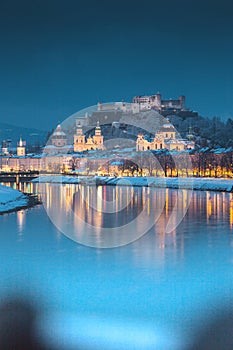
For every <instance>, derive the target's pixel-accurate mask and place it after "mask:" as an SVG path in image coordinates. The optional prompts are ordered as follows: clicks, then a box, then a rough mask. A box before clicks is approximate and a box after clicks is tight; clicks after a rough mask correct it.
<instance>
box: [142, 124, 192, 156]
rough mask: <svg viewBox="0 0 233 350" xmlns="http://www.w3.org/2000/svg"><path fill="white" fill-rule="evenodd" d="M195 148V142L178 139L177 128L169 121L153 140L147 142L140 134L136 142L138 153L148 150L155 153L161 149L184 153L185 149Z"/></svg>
mask: <svg viewBox="0 0 233 350" xmlns="http://www.w3.org/2000/svg"><path fill="white" fill-rule="evenodd" d="M194 147H195V143H194V141H189V140H186V139H179V138H177V137H176V131H175V128H174V126H173V125H172V124H170V123H169V121H168V120H167V122H166V123H165V124H164V125H163V126H162V128H160V130H159V131H158V132H157V133H156V134H155V137H154V139H153V140H151V141H150V140H147V139H145V138H144V135H143V134H139V135H138V138H137V141H136V151H138V152H141V151H147V150H153V151H155V150H159V149H168V150H169V151H172V150H177V151H183V150H185V149H193V148H194Z"/></svg>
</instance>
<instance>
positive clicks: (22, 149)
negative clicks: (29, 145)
mask: <svg viewBox="0 0 233 350" xmlns="http://www.w3.org/2000/svg"><path fill="white" fill-rule="evenodd" d="M17 156H18V157H24V156H25V142H24V141H22V138H21V137H20V139H19V142H18V146H17Z"/></svg>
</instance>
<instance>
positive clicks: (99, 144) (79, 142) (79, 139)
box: [74, 122, 104, 152]
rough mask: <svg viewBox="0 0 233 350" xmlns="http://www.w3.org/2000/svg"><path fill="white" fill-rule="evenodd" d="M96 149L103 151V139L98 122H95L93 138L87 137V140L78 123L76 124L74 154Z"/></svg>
mask: <svg viewBox="0 0 233 350" xmlns="http://www.w3.org/2000/svg"><path fill="white" fill-rule="evenodd" d="M98 149H100V150H103V149H104V137H103V135H102V133H101V128H100V125H99V122H97V126H96V128H95V134H94V136H89V137H88V138H87V140H86V138H85V135H84V134H83V129H82V126H81V125H80V123H78V124H77V128H76V133H75V135H74V152H83V151H90V150H98Z"/></svg>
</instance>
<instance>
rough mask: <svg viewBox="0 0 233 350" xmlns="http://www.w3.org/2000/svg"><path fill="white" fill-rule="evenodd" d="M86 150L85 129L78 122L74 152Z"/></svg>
mask: <svg viewBox="0 0 233 350" xmlns="http://www.w3.org/2000/svg"><path fill="white" fill-rule="evenodd" d="M84 150H85V135H84V134H83V129H82V126H81V124H80V122H78V124H77V128H76V134H75V135H74V152H83V151H84Z"/></svg>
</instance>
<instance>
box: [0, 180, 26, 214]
mask: <svg viewBox="0 0 233 350" xmlns="http://www.w3.org/2000/svg"><path fill="white" fill-rule="evenodd" d="M28 203H29V199H28V197H27V196H25V195H24V194H23V193H22V192H20V191H17V190H14V189H13V188H10V187H6V186H3V185H0V214H2V213H5V212H10V211H13V210H16V209H20V208H24V207H27V206H28Z"/></svg>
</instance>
